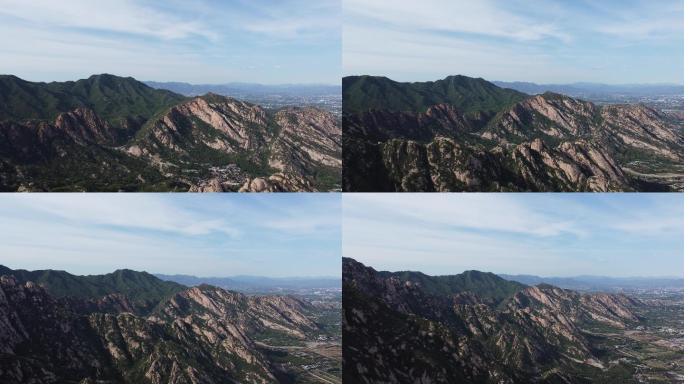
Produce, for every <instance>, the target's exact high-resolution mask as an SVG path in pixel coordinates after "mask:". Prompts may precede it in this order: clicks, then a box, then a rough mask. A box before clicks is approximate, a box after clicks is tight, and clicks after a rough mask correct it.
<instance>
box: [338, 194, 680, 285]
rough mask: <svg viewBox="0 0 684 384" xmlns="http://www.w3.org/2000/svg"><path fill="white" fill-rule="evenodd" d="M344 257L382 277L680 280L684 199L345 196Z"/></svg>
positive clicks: (643, 196)
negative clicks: (476, 273) (478, 274)
mask: <svg viewBox="0 0 684 384" xmlns="http://www.w3.org/2000/svg"><path fill="white" fill-rule="evenodd" d="M342 210H343V236H342V238H343V255H344V256H347V257H353V258H355V259H357V260H358V261H361V262H363V263H365V264H367V265H370V266H372V267H374V268H376V269H380V270H391V271H396V270H417V271H422V272H425V273H428V274H433V275H436V274H455V273H460V272H463V271H464V270H470V269H476V270H480V271H487V272H494V273H507V274H534V275H541V276H577V275H603V276H678V277H684V257H683V255H684V236H682V234H684V195H682V194H567V193H566V194H505V193H497V194H450V193H446V194H345V195H344V196H343V199H342Z"/></svg>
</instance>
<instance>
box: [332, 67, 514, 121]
mask: <svg viewBox="0 0 684 384" xmlns="http://www.w3.org/2000/svg"><path fill="white" fill-rule="evenodd" d="M342 98H343V100H344V105H343V108H344V112H345V113H358V112H363V111H368V110H388V111H394V112H400V111H410V112H424V111H426V110H427V109H428V108H429V107H431V106H433V105H437V104H449V105H453V106H455V107H456V108H458V109H459V110H461V111H463V112H465V113H474V114H477V113H485V114H486V113H493V112H496V111H498V110H500V109H501V108H503V107H505V106H507V105H511V104H513V103H515V102H517V101H520V100H522V99H524V98H525V95H524V94H522V93H520V92H517V91H514V90H510V89H503V88H499V87H497V86H495V85H493V84H492V83H490V82H487V81H485V80H483V79H474V78H470V77H466V76H449V77H447V78H445V79H443V80H437V81H428V82H424V83H400V82H396V81H393V80H390V79H388V78H386V77H379V76H348V77H345V78H343V80H342Z"/></svg>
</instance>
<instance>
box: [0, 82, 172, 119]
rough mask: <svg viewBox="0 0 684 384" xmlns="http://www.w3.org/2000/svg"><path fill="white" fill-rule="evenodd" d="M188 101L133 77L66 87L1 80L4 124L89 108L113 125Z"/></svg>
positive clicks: (0, 98) (79, 83) (0, 104)
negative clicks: (124, 118)
mask: <svg viewBox="0 0 684 384" xmlns="http://www.w3.org/2000/svg"><path fill="white" fill-rule="evenodd" d="M183 100H185V97H184V96H181V95H178V94H175V93H173V92H170V91H166V90H158V89H153V88H150V87H148V86H147V85H145V84H143V83H141V82H139V81H136V80H135V79H133V78H131V77H126V78H123V77H118V76H113V75H107V74H103V75H93V76H91V77H89V78H87V79H82V80H78V81H67V82H63V83H59V82H52V83H33V82H29V81H25V80H22V79H20V78H18V77H16V76H0V120H24V119H41V120H54V119H55V118H56V117H57V115H58V114H59V113H62V112H66V111H71V110H73V109H75V108H79V107H86V108H90V109H92V110H94V111H95V112H96V113H97V114H98V115H99V116H101V117H102V118H104V119H105V120H108V121H109V122H110V123H111V124H112V125H115V126H117V125H119V123H120V121H119V119H121V118H122V117H126V116H141V117H144V118H149V117H151V116H152V115H153V114H154V113H155V112H158V111H159V110H162V109H166V108H168V107H170V106H171V105H174V104H177V103H179V102H181V101H183Z"/></svg>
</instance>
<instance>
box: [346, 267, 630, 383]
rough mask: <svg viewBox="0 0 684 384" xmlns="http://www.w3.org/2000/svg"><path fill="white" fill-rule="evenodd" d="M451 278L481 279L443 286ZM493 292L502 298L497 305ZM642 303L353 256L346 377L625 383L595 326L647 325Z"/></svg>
mask: <svg viewBox="0 0 684 384" xmlns="http://www.w3.org/2000/svg"><path fill="white" fill-rule="evenodd" d="M414 277H419V278H418V279H415V278H414ZM444 281H457V282H463V281H470V282H472V283H470V284H466V285H463V284H453V285H451V286H450V288H448V289H434V287H435V286H443V282H444ZM459 286H460V287H461V288H458V287H459ZM497 286H498V289H493V288H495V287H497ZM491 292H497V297H498V298H499V300H492V296H491ZM499 292H501V294H499ZM641 305H642V303H641V302H639V301H637V300H634V299H631V298H628V297H626V296H623V295H608V294H603V293H597V294H579V293H576V292H574V291H569V290H563V289H560V288H557V287H553V286H550V285H539V286H534V287H530V286H525V285H522V284H511V282H509V281H506V280H504V279H501V278H499V277H497V276H495V275H492V274H485V273H481V272H474V271H469V272H466V273H464V274H463V275H455V276H449V277H445V276H441V277H436V278H434V279H433V278H431V277H430V276H427V275H423V274H420V273H416V272H412V273H407V272H398V273H390V272H377V271H375V270H374V269H372V268H370V267H366V266H364V265H363V264H361V263H359V262H356V261H355V260H353V259H349V258H345V259H343V309H344V323H343V337H344V345H343V355H344V365H343V367H344V373H343V379H344V380H345V381H347V380H348V381H349V382H354V383H380V382H382V383H385V382H431V383H450V382H468V383H521V382H548V383H555V382H558V383H570V382H572V383H584V382H587V383H588V382H630V381H621V379H622V378H623V377H624V371H623V370H622V368H620V367H619V366H614V365H608V364H607V363H606V362H603V361H602V360H601V359H600V357H603V354H602V353H600V348H599V347H598V345H597V344H596V342H597V339H596V337H597V336H596V335H595V334H593V333H591V332H589V331H588V330H587V329H588V328H591V327H600V329H614V330H620V329H624V328H625V327H626V326H627V325H628V324H633V323H638V322H639V321H640V318H639V317H638V316H637V315H636V313H635V309H637V308H639V307H640V306H641Z"/></svg>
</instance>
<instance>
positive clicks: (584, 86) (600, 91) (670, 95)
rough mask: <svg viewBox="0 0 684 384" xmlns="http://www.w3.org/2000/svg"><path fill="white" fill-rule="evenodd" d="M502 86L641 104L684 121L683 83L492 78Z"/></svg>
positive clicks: (613, 102) (590, 99) (597, 101)
mask: <svg viewBox="0 0 684 384" xmlns="http://www.w3.org/2000/svg"><path fill="white" fill-rule="evenodd" d="M493 83H494V84H496V85H498V86H499V87H502V88H510V89H515V90H516V91H520V92H524V93H527V94H530V95H536V94H542V93H545V92H554V93H560V94H564V95H567V96H571V97H574V98H578V99H582V100H586V101H591V102H593V103H596V104H598V105H606V104H644V105H647V106H649V107H651V108H654V109H656V110H659V111H661V112H662V113H664V114H666V115H668V116H670V117H672V118H674V119H677V120H680V121H684V86H683V85H670V84H663V85H658V84H626V85H608V84H598V83H573V84H536V83H528V82H505V81H494V82H493Z"/></svg>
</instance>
